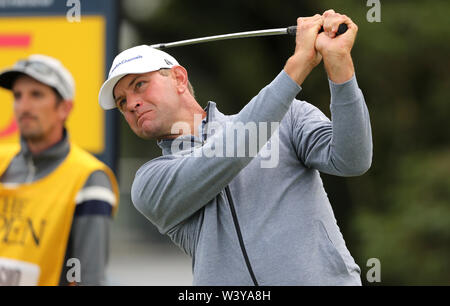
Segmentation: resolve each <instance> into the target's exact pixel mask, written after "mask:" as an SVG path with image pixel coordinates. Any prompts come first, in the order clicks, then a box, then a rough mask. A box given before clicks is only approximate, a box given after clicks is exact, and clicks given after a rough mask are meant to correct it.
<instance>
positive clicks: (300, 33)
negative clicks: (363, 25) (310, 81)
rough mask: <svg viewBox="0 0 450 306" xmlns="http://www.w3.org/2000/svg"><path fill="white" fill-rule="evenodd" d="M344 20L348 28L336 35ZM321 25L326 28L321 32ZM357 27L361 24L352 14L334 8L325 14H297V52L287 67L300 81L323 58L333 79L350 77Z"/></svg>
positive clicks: (289, 60)
mask: <svg viewBox="0 0 450 306" xmlns="http://www.w3.org/2000/svg"><path fill="white" fill-rule="evenodd" d="M341 23H345V24H346V25H347V27H348V29H347V31H346V32H345V33H344V34H341V35H339V36H336V32H337V30H338V27H339V25H340V24H341ZM322 26H323V29H324V31H323V32H322V33H320V34H319V30H320V28H321V27H322ZM357 31H358V27H357V26H356V24H354V23H353V22H352V20H351V19H350V18H348V17H347V16H345V15H341V14H338V13H335V12H334V11H333V10H328V11H326V12H324V13H323V15H319V14H316V15H314V16H312V17H301V18H298V19H297V35H296V38H295V44H296V46H295V52H294V54H293V55H292V56H291V57H290V58H289V59H288V61H287V63H286V65H285V67H284V70H285V71H286V73H287V74H288V75H289V76H290V77H291V78H292V79H293V80H295V81H296V82H297V83H298V84H299V85H301V84H302V83H303V82H304V80H305V79H306V77H307V76H308V75H309V73H310V72H311V71H312V70H313V69H314V67H316V66H317V65H318V64H319V63H320V61H321V60H322V59H323V61H324V65H325V70H326V72H327V74H328V78H329V79H330V80H331V81H333V82H335V83H343V82H345V81H348V80H349V79H351V78H352V77H353V75H354V73H355V70H354V67H353V61H352V58H351V55H350V51H351V49H352V47H353V43H354V42H355V38H356V33H357Z"/></svg>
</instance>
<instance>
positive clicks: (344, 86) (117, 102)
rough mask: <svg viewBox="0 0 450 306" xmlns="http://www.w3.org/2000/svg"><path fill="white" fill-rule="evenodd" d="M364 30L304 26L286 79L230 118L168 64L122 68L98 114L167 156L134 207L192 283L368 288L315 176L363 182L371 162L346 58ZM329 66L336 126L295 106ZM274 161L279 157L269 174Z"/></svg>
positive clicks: (137, 58) (161, 57) (129, 59)
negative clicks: (115, 113) (112, 115)
mask: <svg viewBox="0 0 450 306" xmlns="http://www.w3.org/2000/svg"><path fill="white" fill-rule="evenodd" d="M342 23H345V24H346V25H347V27H348V30H347V32H345V33H344V34H342V35H339V36H336V31H337V29H338V26H339V25H340V24H342ZM321 27H323V29H324V32H323V33H320V34H319V30H320V29H321ZM357 30H358V28H357V26H356V24H354V23H353V22H352V20H351V19H350V18H348V17H347V16H345V15H341V14H338V13H335V12H334V11H333V10H328V11H326V12H325V13H324V14H323V15H319V14H317V15H315V16H313V17H306V18H299V19H298V20H297V34H296V48H295V52H294V54H293V55H292V56H291V57H290V58H289V59H288V60H287V62H286V65H285V66H284V69H282V70H281V71H280V73H279V74H278V76H276V77H275V78H274V80H273V81H272V82H271V83H270V84H268V85H267V86H265V87H264V88H263V89H262V90H261V91H260V92H259V93H258V94H257V95H256V96H255V97H254V98H253V99H252V100H251V101H250V102H249V103H248V104H247V105H246V106H245V107H244V108H243V109H242V110H241V111H240V112H239V113H238V114H235V115H231V116H230V115H225V114H223V113H221V112H220V111H219V110H218V108H217V106H216V104H215V103H213V102H209V103H208V104H207V106H206V108H205V109H203V108H202V107H201V106H200V104H199V103H198V102H197V101H196V99H195V96H194V94H193V91H192V87H191V86H190V83H189V81H188V74H187V71H186V69H185V68H184V67H182V66H180V64H179V63H178V62H177V60H175V58H173V57H172V56H170V55H169V54H167V53H165V52H163V51H160V50H156V49H153V48H151V47H149V46H137V47H134V48H131V49H128V50H125V51H123V52H122V53H120V54H119V55H118V56H117V57H116V58H115V60H114V62H113V64H112V68H111V71H110V75H109V77H108V80H107V81H106V82H105V83H104V84H103V87H102V89H101V91H100V94H99V102H100V105H101V106H102V107H103V108H104V109H112V108H115V107H118V108H119V110H120V111H121V112H122V114H123V116H124V118H125V120H126V121H127V122H128V124H129V126H130V127H131V129H132V130H133V131H134V133H136V134H137V135H138V136H140V137H142V138H145V139H156V140H157V141H158V145H159V146H160V147H161V149H162V156H161V157H158V158H155V159H153V160H150V161H148V162H147V163H145V164H144V165H142V166H141V168H140V169H139V170H138V171H137V173H136V177H135V179H134V182H133V185H132V189H131V196H132V200H133V204H134V205H135V207H136V208H137V209H138V210H139V211H140V212H141V213H142V214H143V215H145V216H146V217H147V218H148V219H149V220H150V221H151V222H153V224H155V225H156V226H157V228H158V229H159V231H160V232H161V233H163V234H166V235H168V236H169V237H170V238H171V239H172V241H173V242H174V243H175V244H176V245H178V246H179V247H180V248H181V249H182V250H183V251H184V252H186V253H187V254H189V255H190V256H191V257H192V260H193V274H194V285H224V286H242V285H361V278H360V273H361V270H360V268H359V266H358V265H357V264H356V262H355V261H354V259H353V257H352V256H351V255H350V252H349V251H348V249H347V246H346V244H345V241H344V238H343V237H342V234H341V232H340V230H339V227H338V225H337V222H336V219H335V217H334V214H333V210H332V207H331V204H330V201H329V199H328V197H327V194H326V192H325V189H324V187H323V184H322V180H321V178H320V174H319V172H324V173H328V174H332V175H338V176H356V175H361V174H363V173H364V172H366V171H367V170H368V169H369V168H370V165H371V162H372V134H371V127H370V119H369V113H368V110H367V107H366V104H365V101H364V96H363V93H362V91H361V90H360V89H359V87H358V83H357V80H356V75H355V70H354V66H353V61H352V57H351V54H350V51H351V49H352V47H353V43H354V41H355V38H356V33H357ZM322 59H323V61H324V67H325V70H326V72H327V74H328V78H329V83H328V84H329V88H330V94H331V116H332V120H329V119H328V118H327V117H326V116H325V115H324V114H323V113H322V112H321V111H320V110H319V109H318V108H316V107H315V106H313V105H312V104H310V103H308V102H305V101H299V100H297V99H295V97H296V96H297V94H298V93H299V92H300V90H301V85H302V84H303V82H304V81H305V80H306V79H307V76H308V75H309V73H310V72H311V71H312V70H313V69H314V68H315V67H316V66H317V65H318V64H319V63H320V62H321V61H322ZM261 65H264V63H261ZM280 68H281V67H280ZM236 73H239V71H236ZM255 73H258V71H256V70H255ZM228 103H232V102H231V101H229V102H228ZM196 118H199V120H196ZM273 123H275V124H273ZM233 126H235V127H236V128H235V129H230V127H233ZM246 126H247V127H251V126H256V127H260V126H262V127H263V128H262V129H261V128H257V129H255V133H253V134H252V132H251V129H250V128H249V129H248V130H246V131H242V127H246ZM239 127H240V128H239ZM236 131H237V132H238V133H236V134H237V136H236V137H235V132H236ZM239 131H240V132H241V133H239ZM267 136H268V137H270V140H269V139H268V138H267ZM256 144H257V147H256ZM274 149H276V150H274ZM240 151H241V152H245V153H246V154H244V155H239V153H236V152H240ZM267 151H277V152H278V153H277V156H278V158H277V160H274V162H273V163H272V164H271V165H270V167H263V163H262V162H263V161H264V158H265V156H267V153H268V152H267Z"/></svg>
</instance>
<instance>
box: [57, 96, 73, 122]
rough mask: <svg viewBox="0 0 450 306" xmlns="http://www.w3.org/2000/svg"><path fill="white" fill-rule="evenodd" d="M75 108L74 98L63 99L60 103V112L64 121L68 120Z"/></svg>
mask: <svg viewBox="0 0 450 306" xmlns="http://www.w3.org/2000/svg"><path fill="white" fill-rule="evenodd" d="M72 108H73V101H72V100H63V101H61V102H60V103H59V105H58V113H59V116H60V118H61V120H63V121H64V122H65V121H66V120H67V118H68V117H69V115H70V112H71V111H72Z"/></svg>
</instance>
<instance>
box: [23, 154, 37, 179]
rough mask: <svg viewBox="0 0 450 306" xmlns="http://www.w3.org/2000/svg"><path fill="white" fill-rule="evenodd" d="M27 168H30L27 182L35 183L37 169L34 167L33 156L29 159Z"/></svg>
mask: <svg viewBox="0 0 450 306" xmlns="http://www.w3.org/2000/svg"><path fill="white" fill-rule="evenodd" d="M27 168H28V174H27V178H26V179H25V182H26V183H31V182H33V180H34V177H35V175H36V167H35V166H34V163H33V157H32V156H30V157H28V158H27Z"/></svg>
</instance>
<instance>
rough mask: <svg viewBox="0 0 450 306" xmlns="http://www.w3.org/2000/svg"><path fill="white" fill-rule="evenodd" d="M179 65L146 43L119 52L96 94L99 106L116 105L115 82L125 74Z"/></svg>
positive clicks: (109, 107) (110, 106)
mask: <svg viewBox="0 0 450 306" xmlns="http://www.w3.org/2000/svg"><path fill="white" fill-rule="evenodd" d="M179 65H180V64H178V62H177V60H176V59H175V58H173V57H172V56H171V55H169V54H167V53H166V52H163V51H161V50H158V49H155V48H152V47H150V46H147V45H142V46H137V47H133V48H130V49H127V50H125V51H123V52H121V53H120V54H119V55H117V56H116V58H115V59H114V61H113V64H112V66H111V70H110V71H109V75H108V79H107V80H106V81H105V83H103V86H102V88H101V89H100V93H99V95H98V100H99V103H100V106H101V107H102V108H103V109H105V110H107V109H113V108H115V107H116V103H115V101H114V95H113V90H114V87H115V86H116V84H117V82H119V81H120V79H122V78H123V77H124V76H126V75H127V74H140V73H147V72H152V71H157V70H160V69H164V68H172V67H174V66H179Z"/></svg>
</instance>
